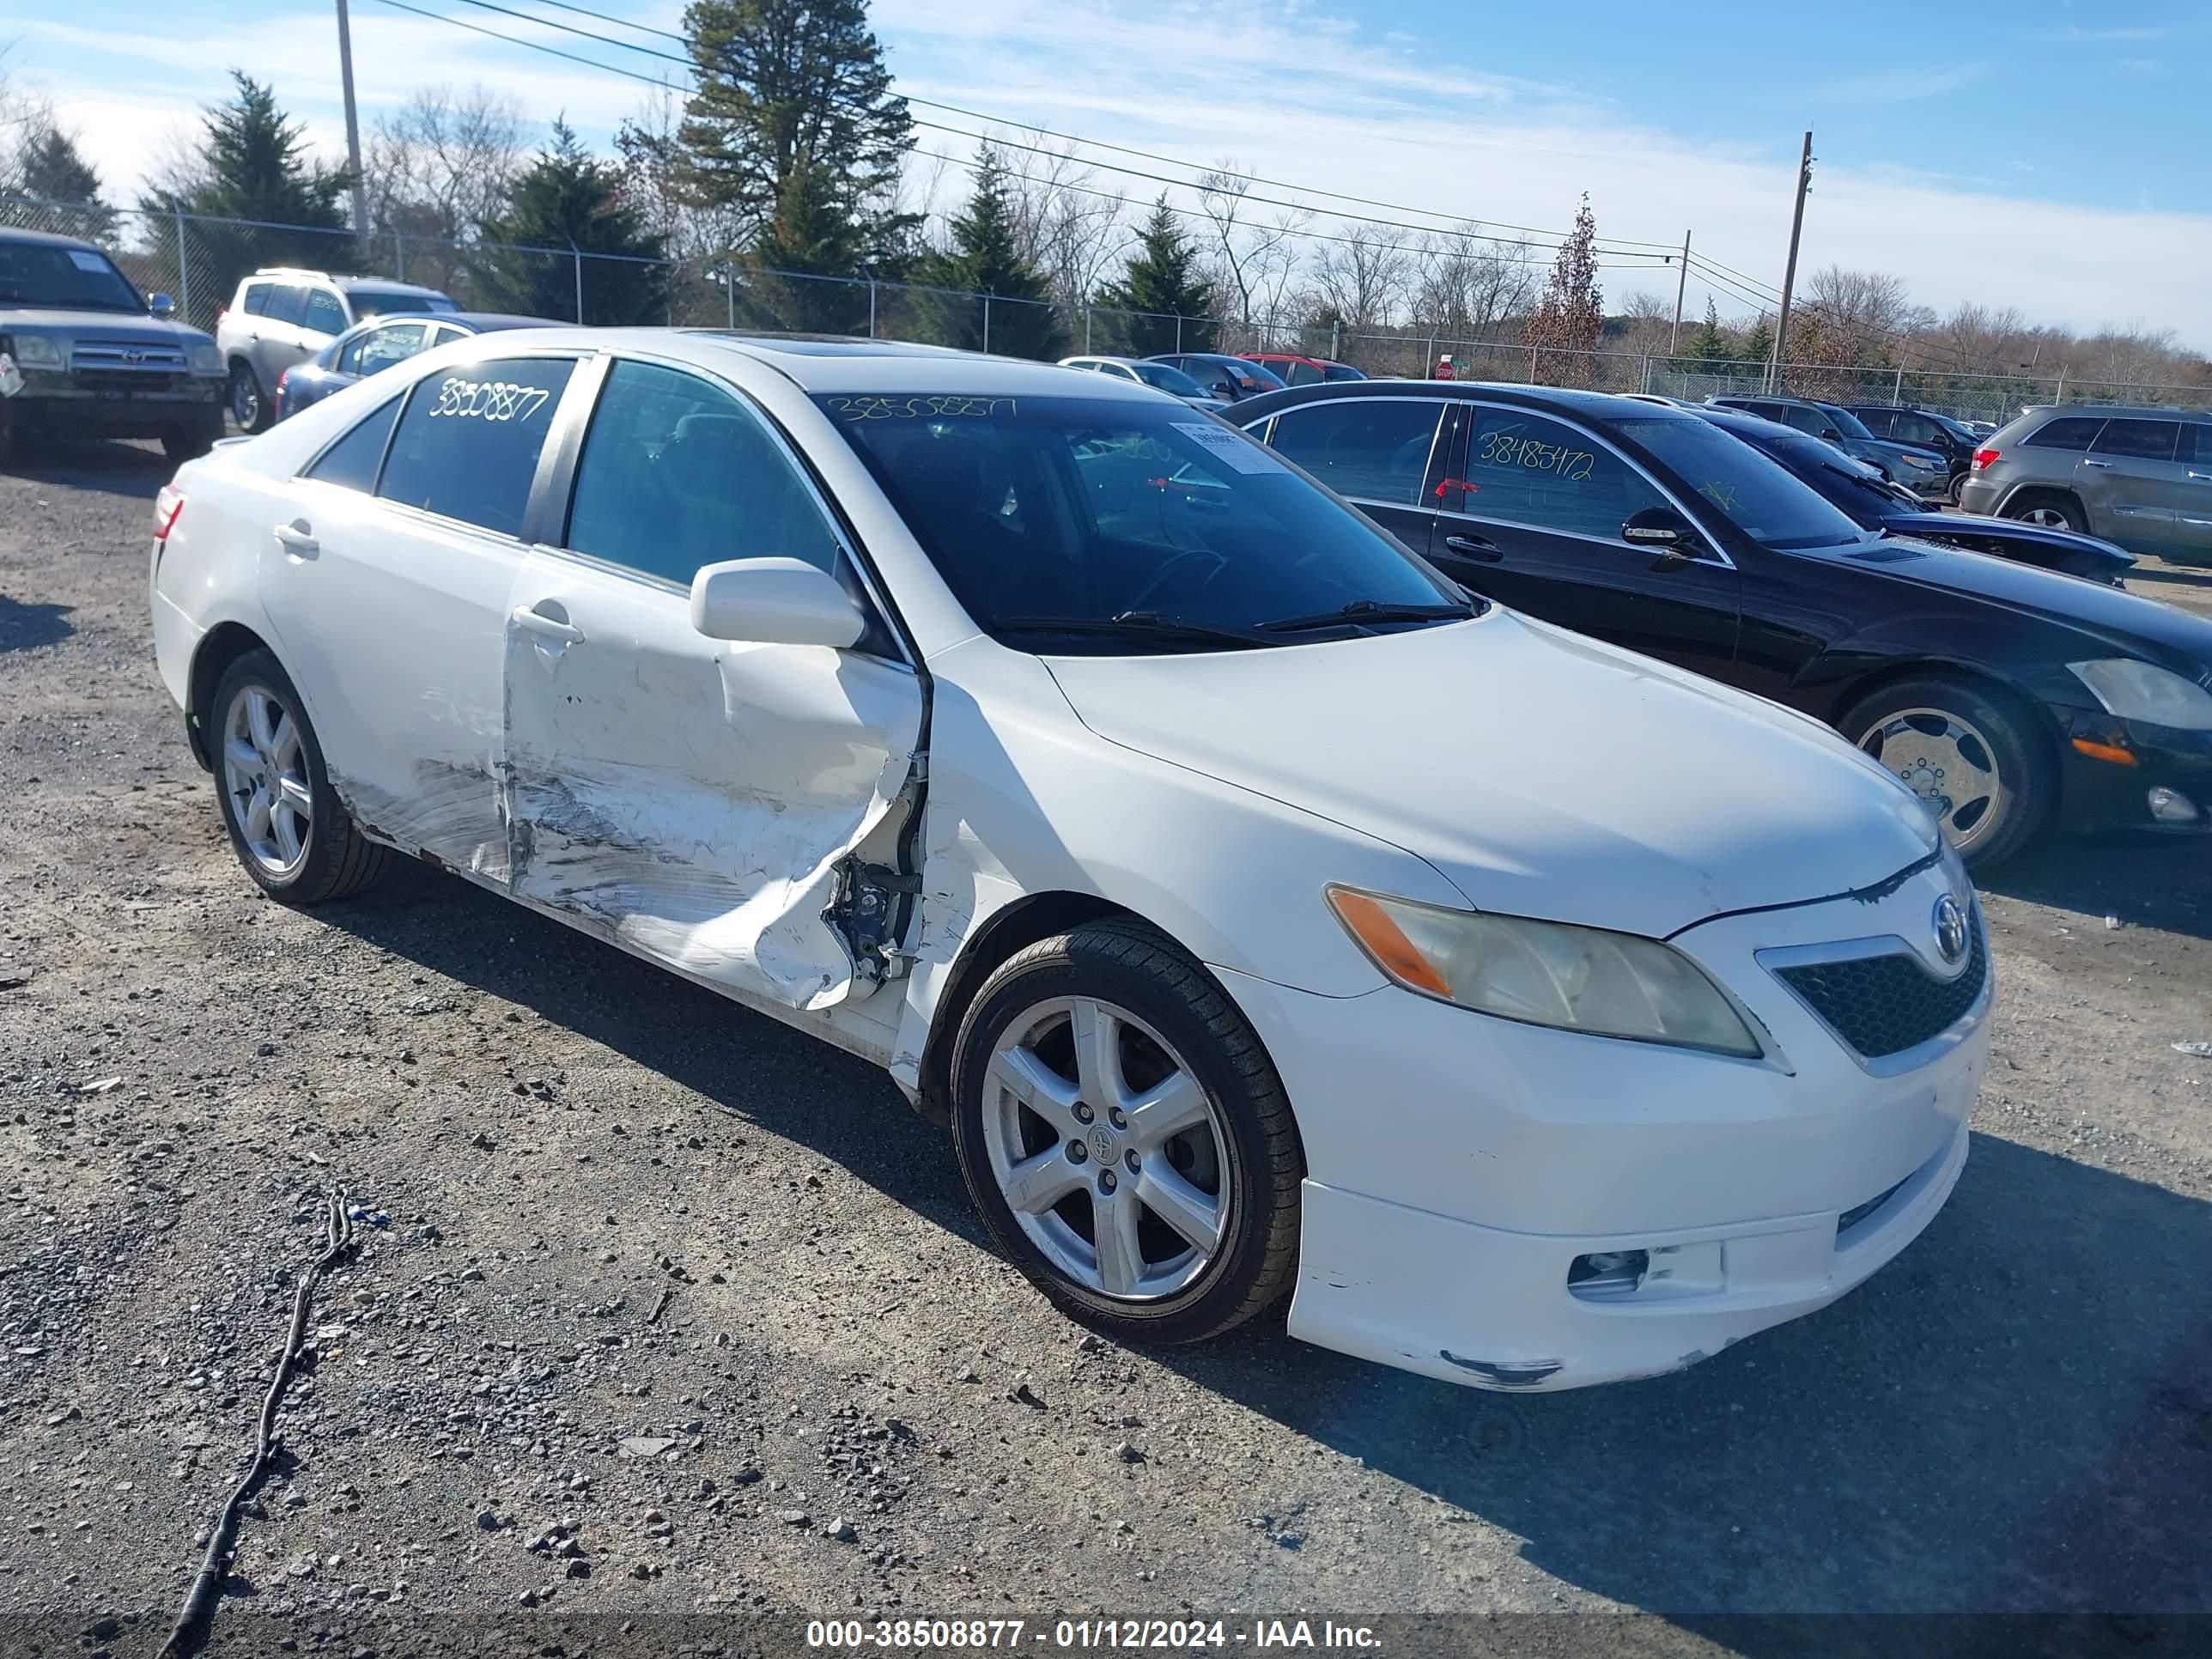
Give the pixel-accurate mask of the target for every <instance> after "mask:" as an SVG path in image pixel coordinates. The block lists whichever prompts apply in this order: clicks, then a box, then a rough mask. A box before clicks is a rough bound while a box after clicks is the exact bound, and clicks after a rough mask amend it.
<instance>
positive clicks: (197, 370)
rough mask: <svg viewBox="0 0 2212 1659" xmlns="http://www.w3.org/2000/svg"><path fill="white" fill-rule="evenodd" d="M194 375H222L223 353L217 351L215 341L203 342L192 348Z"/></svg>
mask: <svg viewBox="0 0 2212 1659" xmlns="http://www.w3.org/2000/svg"><path fill="white" fill-rule="evenodd" d="M192 373H193V374H222V352H220V351H218V350H216V344H215V342H214V341H213V340H202V341H200V342H199V343H197V344H196V345H194V346H193V347H192Z"/></svg>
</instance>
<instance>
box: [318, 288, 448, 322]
mask: <svg viewBox="0 0 2212 1659" xmlns="http://www.w3.org/2000/svg"><path fill="white" fill-rule="evenodd" d="M346 298H348V299H349V300H350V301H353V314H354V315H355V317H356V318H362V317H383V316H386V315H389V314H390V313H393V312H400V311H406V312H418V311H453V310H457V309H459V307H456V306H455V305H454V304H453V301H451V300H448V299H447V297H446V296H445V295H442V294H407V293H402V292H399V291H398V290H395V289H388V288H351V289H347V290H346Z"/></svg>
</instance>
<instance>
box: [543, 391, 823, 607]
mask: <svg viewBox="0 0 2212 1659" xmlns="http://www.w3.org/2000/svg"><path fill="white" fill-rule="evenodd" d="M568 546H569V547H571V548H573V549H574V550H575V551H577V552H579V553H588V554H590V555H591V556H592V557H593V558H596V559H605V561H606V562H608V563H610V564H617V565H621V566H622V567H623V568H625V569H629V570H635V571H637V572H639V573H640V574H643V575H647V576H658V577H660V578H661V579H662V580H666V581H671V582H674V583H675V584H677V585H678V586H681V587H689V586H690V585H691V578H692V577H693V576H695V575H696V574H698V570H699V567H700V566H702V565H706V564H719V563H720V562H722V561H723V560H725V559H755V558H787V559H804V560H805V562H807V563H809V564H811V565H813V566H814V567H816V568H817V569H821V570H830V571H834V570H835V569H836V568H837V561H838V546H839V544H838V541H837V538H836V532H835V531H834V530H833V529H832V528H831V526H830V524H829V520H828V518H827V517H825V516H824V514H823V510H822V508H821V507H820V506H819V505H818V504H817V502H816V501H815V499H814V496H813V494H812V492H811V490H810V489H808V488H807V485H806V481H805V477H804V475H802V474H801V473H800V471H799V465H798V463H797V462H796V461H794V460H793V459H792V458H791V457H790V455H788V454H787V453H786V452H785V450H784V448H783V446H782V444H781V442H780V441H778V440H777V438H776V436H775V434H774V432H772V431H771V430H770V429H769V425H768V423H767V422H766V421H765V420H764V419H763V417H761V416H758V415H756V414H755V413H754V412H753V411H752V410H750V408H748V407H747V406H746V405H745V404H743V403H741V402H740V401H738V398H735V397H733V396H732V395H731V394H730V393H729V392H725V391H723V390H722V389H721V388H720V386H715V385H714V384H712V383H711V382H709V381H707V380H701V379H700V378H699V377H698V376H696V375H695V374H684V373H682V372H681V371H680V370H677V369H672V368H661V367H660V366H659V364H657V363H641V362H631V361H629V360H623V361H620V362H617V363H616V364H615V366H614V368H613V371H612V372H611V374H609V375H608V376H607V384H606V389H605V391H604V392H601V393H600V394H599V408H598V409H597V410H595V411H594V412H593V414H592V425H591V429H590V430H589V431H588V432H586V434H585V435H584V449H583V453H582V455H581V456H580V457H579V459H578V460H577V463H576V488H575V494H574V497H573V498H572V499H571V501H570V505H569V508H568Z"/></svg>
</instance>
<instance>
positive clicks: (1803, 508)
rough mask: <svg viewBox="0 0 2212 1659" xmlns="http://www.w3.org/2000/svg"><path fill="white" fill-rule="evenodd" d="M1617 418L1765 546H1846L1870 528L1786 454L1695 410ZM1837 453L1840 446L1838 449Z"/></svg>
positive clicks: (1628, 434) (1623, 430) (1630, 436)
mask: <svg viewBox="0 0 2212 1659" xmlns="http://www.w3.org/2000/svg"><path fill="white" fill-rule="evenodd" d="M1613 424H1614V425H1615V426H1616V427H1617V428H1619V429H1620V435H1621V436H1623V437H1624V438H1626V439H1627V440H1628V441H1630V442H1631V443H1635V444H1641V445H1642V446H1643V447H1644V448H1645V449H1646V450H1648V451H1650V453H1651V454H1652V455H1654V456H1655V457H1656V458H1657V459H1658V460H1659V461H1660V462H1661V463H1662V465H1665V466H1667V467H1668V468H1669V469H1671V470H1672V471H1674V473H1675V474H1676V476H1678V477H1680V479H1681V480H1682V482H1683V483H1685V484H1686V485H1687V486H1688V487H1689V488H1690V489H1692V490H1694V491H1695V492H1696V493H1697V495H1698V496H1699V499H1700V500H1702V501H1704V502H1705V504H1706V505H1707V506H1709V507H1713V508H1715V509H1717V510H1718V511H1719V512H1721V513H1723V514H1725V515H1726V516H1727V518H1728V520H1729V523H1731V524H1733V525H1734V526H1735V527H1736V528H1737V529H1738V530H1741V532H1743V533H1744V534H1745V535H1747V536H1748V537H1750V538H1752V540H1753V541H1755V542H1758V543H1759V544H1760V545H1762V546H1765V547H1771V548H1777V549H1780V550H1785V551H1786V550H1790V549H1794V548H1806V547H1841V546H1844V545H1846V544H1850V543H1852V542H1861V541H1864V540H1865V539H1866V532H1865V531H1864V530H1863V529H1862V528H1861V527H1860V526H1858V525H1857V524H1855V523H1853V522H1852V521H1851V520H1850V518H1848V517H1847V516H1845V515H1844V513H1842V512H1841V511H1839V510H1838V508H1836V507H1833V506H1832V505H1830V504H1829V502H1828V501H1826V500H1825V499H1824V498H1822V497H1821V496H1820V495H1818V494H1817V493H1815V492H1814V489H1812V488H1811V486H1809V485H1808V484H1807V483H1805V482H1804V481H1803V480H1802V479H1801V478H1798V477H1794V476H1792V475H1791V473H1790V471H1789V470H1788V469H1787V468H1785V467H1784V466H1783V465H1781V463H1780V462H1778V461H1776V460H1773V459H1770V458H1769V457H1767V456H1765V455H1762V454H1760V453H1759V452H1758V451H1757V450H1756V449H1753V447H1751V446H1750V445H1749V444H1747V443H1745V442H1743V441H1741V440H1740V439H1737V438H1735V437H1732V436H1730V435H1729V434H1728V433H1725V432H1723V431H1722V430H1721V429H1720V428H1718V427H1717V426H1715V425H1713V424H1712V423H1711V422H1710V421H1704V420H1700V419H1699V418H1698V417H1697V416H1694V415H1688V414H1684V415H1665V414H1662V413H1660V412H1659V411H1658V410H1656V409H1655V410H1653V411H1652V412H1651V414H1650V415H1649V416H1642V415H1631V416H1622V417H1620V418H1618V419H1616V420H1615V421H1614V422H1613ZM1830 453H1833V452H1830Z"/></svg>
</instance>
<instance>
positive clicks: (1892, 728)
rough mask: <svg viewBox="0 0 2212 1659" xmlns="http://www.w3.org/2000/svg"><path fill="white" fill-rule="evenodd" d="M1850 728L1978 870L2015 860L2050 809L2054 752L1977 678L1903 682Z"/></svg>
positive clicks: (1855, 715)
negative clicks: (2017, 852)
mask: <svg viewBox="0 0 2212 1659" xmlns="http://www.w3.org/2000/svg"><path fill="white" fill-rule="evenodd" d="M1842 726H1843V730H1844V736H1846V737H1848V738H1850V740H1851V741H1852V742H1853V743H1855V744H1857V745H1858V746H1859V747H1860V748H1861V749H1863V750H1866V752H1867V753H1868V754H1869V755H1871V756H1873V757H1875V759H1876V760H1877V761H1879V762H1881V764H1882V765H1883V766H1884V767H1885V768H1887V769H1888V770H1889V771H1891V772H1893V773H1895V774H1896V775H1897V777H1898V780H1899V781H1900V782H1902V783H1903V784H1904V785H1905V787H1906V788H1908V789H1910V790H1911V791H1912V793H1914V794H1916V795H1917V796H1918V797H1919V798H1920V801H1921V804H1922V805H1924V806H1925V807H1927V809H1928V812H1929V817H1933V818H1934V819H1935V820H1936V827H1937V828H1939V829H1942V832H1943V837H1944V839H1945V840H1947V841H1948V842H1950V843H1951V845H1952V846H1954V847H1955V848H1958V850H1959V856H1960V858H1962V859H1964V860H1966V863H1967V864H1968V865H1969V866H1976V867H1979V866H1987V865H1990V864H1994V863H1996V862H1997V861H1998V860H2001V859H2004V858H2008V857H2009V856H2011V854H2013V853H2015V852H2016V851H2018V850H2019V848H2020V847H2021V844H2022V843H2023V842H2026V841H2027V838H2028V837H2029V836H2032V835H2033V834H2034V833H2035V830H2036V829H2037V827H2038V826H2039V824H2040V823H2041V822H2042V820H2043V818H2044V817H2045V814H2046V813H2047V812H2048V811H2049V809H2050V805H2051V798H2052V795H2053V793H2054V788H2053V781H2052V777H2053V771H2054V768H2053V766H2052V763H2051V757H2050V755H2049V753H2048V750H2047V745H2045V744H2044V743H2043V742H2042V740H2041V738H2040V735H2039V733H2037V732H2035V731H2034V730H2033V727H2032V726H2029V725H2028V724H2027V721H2026V720H2025V719H2024V718H2023V717H2022V716H2021V714H2018V713H2015V711H2013V710H2012V709H2011V708H2009V707H2008V706H2007V705H2006V703H2005V702H2004V701H2003V700H2002V699H2001V698H1999V697H1998V696H1994V695H1992V694H1991V693H1990V692H1987V691H1984V690H1982V689H1981V688H1980V687H1978V686H1976V685H1974V684H1972V683H1971V682H1969V681H1966V680H1965V679H1957V680H1954V679H1950V678H1936V677H1930V678H1925V679H1913V680H1904V681H1900V682H1899V683H1898V684H1894V685H1890V686H1886V687H1884V688H1882V689H1881V690H1879V691H1876V692H1875V693H1874V694H1873V695H1872V696H1869V697H1867V698H1865V699H1863V701H1861V702H1859V703H1858V704H1857V706H1856V707H1855V708H1852V709H1851V711H1850V713H1849V714H1846V715H1844V719H1843V721H1842Z"/></svg>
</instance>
